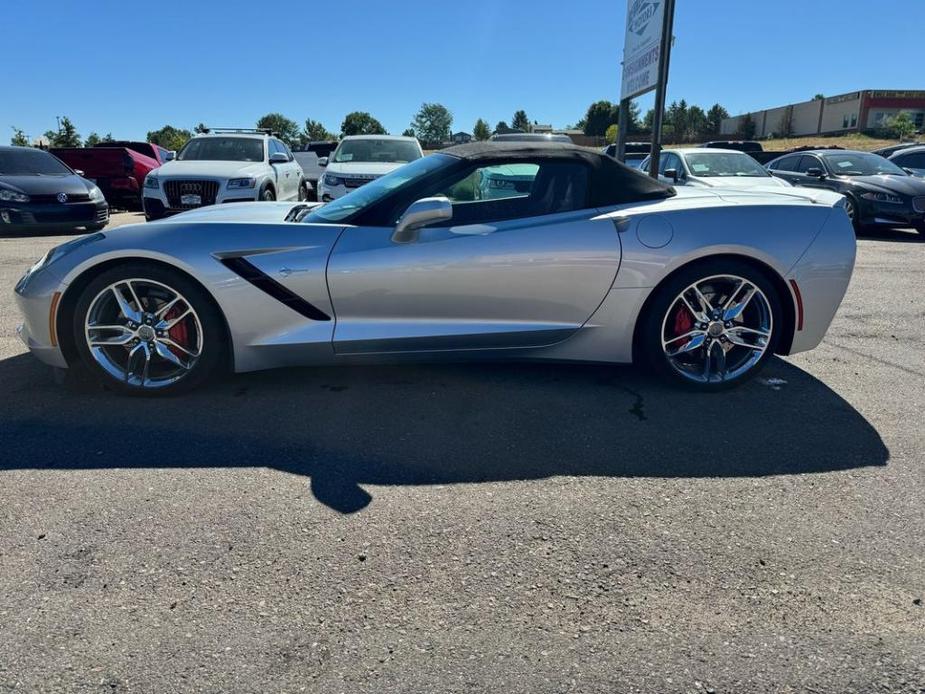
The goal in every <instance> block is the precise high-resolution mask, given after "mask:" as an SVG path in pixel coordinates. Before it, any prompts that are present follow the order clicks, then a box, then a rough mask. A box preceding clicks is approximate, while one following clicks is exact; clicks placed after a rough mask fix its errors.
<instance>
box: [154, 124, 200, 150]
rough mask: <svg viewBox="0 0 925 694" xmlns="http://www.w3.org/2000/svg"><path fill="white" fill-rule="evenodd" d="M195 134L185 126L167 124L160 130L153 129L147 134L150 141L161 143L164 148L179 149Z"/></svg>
mask: <svg viewBox="0 0 925 694" xmlns="http://www.w3.org/2000/svg"><path fill="white" fill-rule="evenodd" d="M192 136H193V133H191V132H190V131H189V130H186V129H185V128H175V127H174V126H172V125H165V126H164V127H163V128H161V129H160V130H151V131H149V132H148V134H147V136H146V138H145V139H146V140H147V141H148V142H153V143H154V144H156V145H160V146H161V147H163V148H164V149H170V150H177V149H180V148H181V147H182V146H183V145H185V144H186V143H187V142H188V141H189V139H190V138H191V137H192Z"/></svg>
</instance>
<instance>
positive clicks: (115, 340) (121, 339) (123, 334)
mask: <svg viewBox="0 0 925 694" xmlns="http://www.w3.org/2000/svg"><path fill="white" fill-rule="evenodd" d="M91 330H99V331H103V332H115V331H117V330H118V331H119V333H120V334H119V335H118V336H116V335H111V336H109V337H96V338H94V337H91V336H90V335H87V341H88V342H89V344H90V346H91V347H111V346H119V345H127V344H128V343H129V342H131V341H132V338H133V337H134V335H135V333H134V332H132V331H131V330H130V329H129V328H128V327H126V326H124V325H88V326H87V331H88V332H89V331H91Z"/></svg>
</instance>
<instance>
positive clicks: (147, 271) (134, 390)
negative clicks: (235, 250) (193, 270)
mask: <svg viewBox="0 0 925 694" xmlns="http://www.w3.org/2000/svg"><path fill="white" fill-rule="evenodd" d="M73 331H74V340H75V344H76V346H77V351H78V354H79V355H80V358H81V361H82V363H83V365H84V366H85V367H86V368H87V369H88V370H89V372H90V373H91V374H93V375H94V376H95V377H96V379H97V380H98V381H99V382H100V383H101V384H103V385H105V386H108V387H110V388H112V389H114V390H117V391H119V392H122V393H128V394H139V395H149V394H150V395H153V394H168V393H176V392H180V391H183V390H187V389H189V388H191V387H193V386H195V385H198V384H199V383H201V382H202V381H204V380H205V379H206V378H208V377H209V376H210V375H211V374H212V373H213V372H214V371H215V370H216V368H217V367H218V366H219V365H220V364H221V363H222V361H223V356H224V350H225V338H224V326H223V324H222V320H221V317H220V315H219V313H218V309H217V308H216V307H215V305H214V304H213V303H212V301H211V298H210V297H209V296H208V295H207V294H206V292H205V291H204V290H203V289H202V288H201V287H200V286H199V285H198V284H196V283H195V282H193V281H192V280H191V279H189V278H188V277H186V276H184V275H182V274H181V273H179V272H177V271H174V270H171V269H169V268H165V267H162V266H157V265H150V264H147V263H131V264H126V265H123V266H119V267H116V268H113V269H111V270H107V271H106V272H104V273H102V274H101V275H100V276H98V277H97V278H96V279H94V280H93V281H92V282H91V283H90V284H89V285H88V286H87V287H86V289H84V291H83V293H82V294H81V296H80V298H79V299H78V301H77V306H76V308H75V311H74V316H73Z"/></svg>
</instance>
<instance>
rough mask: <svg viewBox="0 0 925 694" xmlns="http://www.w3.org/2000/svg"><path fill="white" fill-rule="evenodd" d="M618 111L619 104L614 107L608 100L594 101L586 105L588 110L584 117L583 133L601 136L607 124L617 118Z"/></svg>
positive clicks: (614, 121) (615, 120) (605, 130)
mask: <svg viewBox="0 0 925 694" xmlns="http://www.w3.org/2000/svg"><path fill="white" fill-rule="evenodd" d="M619 113H620V110H619V106H617V108H616V109H614V105H613V104H612V103H610V102H609V101H595V102H594V103H593V104H591V105H590V106H588V112H587V113H586V114H585V117H584V128H583V130H584V133H585V135H592V136H596V137H601V136H602V135H604V133H606V132H607V128H608V126H610V125H612V124H613V123H616V122H617V121H618V120H619ZM615 114H616V117H615Z"/></svg>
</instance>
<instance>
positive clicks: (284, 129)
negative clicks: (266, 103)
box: [257, 113, 299, 147]
mask: <svg viewBox="0 0 925 694" xmlns="http://www.w3.org/2000/svg"><path fill="white" fill-rule="evenodd" d="M257 127H258V128H266V129H268V130H271V131H273V132H274V133H277V134H278V135H279V138H280V139H281V140H282V141H283V142H285V143H286V144H287V145H289V146H290V147H292V146H293V145H295V144H296V143H298V141H299V126H298V124H297V123H296V122H295V121H294V120H289V119H288V118H286V116H284V115H283V114H282V113H268V114H267V115H265V116H263V117H262V118H261V119H260V120H258V121H257Z"/></svg>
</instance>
